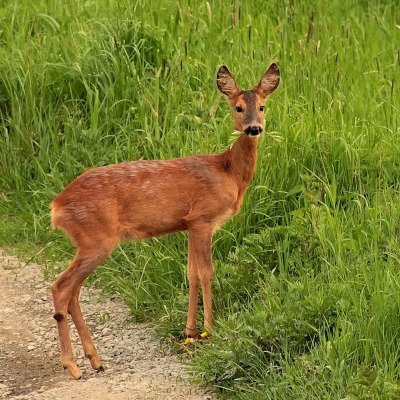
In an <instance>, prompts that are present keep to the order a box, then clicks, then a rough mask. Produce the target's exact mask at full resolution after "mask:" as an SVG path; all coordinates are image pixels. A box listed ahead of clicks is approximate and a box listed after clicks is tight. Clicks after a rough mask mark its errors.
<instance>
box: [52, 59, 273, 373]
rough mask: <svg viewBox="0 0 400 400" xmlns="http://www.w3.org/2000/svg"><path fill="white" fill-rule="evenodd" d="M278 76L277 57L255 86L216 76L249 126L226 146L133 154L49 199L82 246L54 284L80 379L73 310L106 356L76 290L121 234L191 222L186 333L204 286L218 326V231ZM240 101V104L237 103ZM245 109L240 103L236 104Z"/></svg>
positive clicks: (235, 197) (58, 315)
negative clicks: (164, 155) (176, 154)
mask: <svg viewBox="0 0 400 400" xmlns="http://www.w3.org/2000/svg"><path fill="white" fill-rule="evenodd" d="M278 84H279V69H278V67H277V66H276V65H275V64H272V65H271V67H270V68H269V70H268V71H267V72H266V73H265V74H264V75H263V77H262V78H261V80H260V82H259V83H258V84H257V85H256V86H254V88H253V89H252V90H246V91H241V90H240V89H239V88H238V86H237V84H236V82H235V80H234V78H233V76H232V75H231V74H230V72H229V70H228V69H227V68H226V67H221V68H220V70H219V72H218V76H217V85H218V88H219V89H220V91H221V92H222V93H223V94H225V95H226V96H227V97H228V101H229V103H230V105H231V107H232V109H233V111H234V126H235V129H236V130H238V131H241V132H246V133H247V134H246V133H243V134H242V135H241V136H240V137H239V139H238V140H237V141H236V142H235V143H234V144H233V146H232V147H231V148H230V149H228V150H226V151H225V152H223V153H221V154H209V155H198V156H191V157H183V158H176V159H172V160H167V161H156V160H155V161H130V162H123V163H120V164H115V165H109V166H105V167H100V168H94V169H91V170H89V171H86V172H84V173H83V174H82V175H80V176H79V177H78V178H76V179H75V180H74V181H73V182H71V183H70V184H69V185H68V186H67V187H66V188H65V189H64V190H63V191H62V192H61V193H60V194H59V195H58V196H57V197H56V198H55V199H54V200H53V202H52V203H51V208H52V211H51V218H52V225H53V227H54V228H61V229H63V230H64V231H65V232H66V233H67V234H68V235H69V236H70V237H71V239H72V240H73V243H74V245H75V246H76V247H77V254H76V256H75V258H74V260H73V261H72V262H71V264H70V266H69V267H68V268H67V270H66V271H64V272H63V273H62V274H61V275H60V277H59V278H58V279H57V280H56V281H55V282H54V283H53V285H52V294H53V302H54V309H55V314H54V318H55V319H56V321H57V326H58V331H59V341H60V348H61V359H62V363H63V365H64V366H65V367H66V368H67V369H68V371H69V372H70V374H71V375H72V376H73V377H74V378H76V379H78V378H80V377H81V372H80V371H79V369H78V367H77V366H76V364H75V361H74V359H73V354H72V346H71V341H70V338H69V331H68V323H67V313H68V312H69V313H70V314H71V317H72V319H73V321H74V323H75V325H76V328H77V330H78V333H79V336H80V338H81V341H82V345H83V348H84V352H85V355H86V357H87V358H89V359H90V362H91V364H92V366H93V368H95V369H97V370H101V369H102V367H101V361H100V358H99V356H98V354H97V351H96V349H95V346H94V343H93V340H92V338H91V336H90V333H89V331H88V329H87V327H86V324H85V322H84V320H83V316H82V313H81V310H80V306H79V301H78V296H79V291H80V288H81V285H82V283H83V281H84V280H85V279H86V278H87V277H88V276H89V275H90V274H91V273H92V272H93V271H94V269H95V268H96V267H97V266H98V265H99V264H100V263H101V262H102V261H103V260H104V259H105V258H107V257H108V256H109V255H110V254H111V252H112V251H113V249H114V248H115V246H116V245H117V244H118V243H119V242H120V241H121V240H123V239H133V240H140V239H146V238H151V237H155V236H159V235H165V234H168V233H172V232H177V231H183V230H187V231H188V234H189V246H188V264H189V267H188V278H189V310H188V318H187V324H186V334H187V335H188V336H191V337H197V326H196V315H197V297H198V292H199V287H200V286H201V287H202V291H203V304H204V316H205V318H204V326H205V329H206V330H207V331H211V330H212V329H213V324H214V322H213V317H212V296H211V280H212V273H213V266H212V258H211V243H212V236H213V233H214V232H215V231H216V230H217V229H218V228H219V227H220V226H221V225H222V224H223V223H224V222H225V221H227V220H228V219H230V218H231V217H232V216H233V215H235V214H236V213H238V211H239V209H240V206H241V205H242V202H243V196H244V194H245V191H246V189H247V186H248V184H249V182H250V181H251V179H252V177H253V174H254V171H255V167H256V158H257V143H258V135H259V133H261V131H262V129H263V123H264V112H263V110H262V108H260V107H262V106H263V105H264V103H265V101H266V98H267V96H268V95H269V94H270V93H272V92H273V91H274V90H275V89H276V87H277V86H278ZM238 107H240V108H238ZM238 110H239V111H238Z"/></svg>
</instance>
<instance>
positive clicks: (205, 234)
mask: <svg viewBox="0 0 400 400" xmlns="http://www.w3.org/2000/svg"><path fill="white" fill-rule="evenodd" d="M211 246H212V230H211V229H210V227H209V226H204V225H203V226H196V227H192V228H191V229H190V230H189V313H188V321H187V325H186V334H187V335H188V336H191V337H193V336H192V334H191V332H193V329H196V314H197V298H198V290H199V285H201V287H202V291H203V307H204V328H205V330H206V331H207V332H210V331H212V329H213V328H214V320H213V315H212V292H211V284H212V275H213V263H212V255H211ZM196 336H197V332H196Z"/></svg>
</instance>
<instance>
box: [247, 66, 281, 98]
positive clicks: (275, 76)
mask: <svg viewBox="0 0 400 400" xmlns="http://www.w3.org/2000/svg"><path fill="white" fill-rule="evenodd" d="M279 79H280V73H279V68H278V66H277V65H276V64H275V63H274V64H271V66H270V67H269V68H268V71H267V72H266V73H265V74H264V75H263V76H262V77H261V79H260V82H258V83H257V85H255V86H254V87H253V90H256V91H257V92H258V93H259V95H260V96H261V97H264V98H266V97H267V96H269V95H270V94H271V93H272V92H273V91H274V90H275V89H276V88H277V87H278V85H279Z"/></svg>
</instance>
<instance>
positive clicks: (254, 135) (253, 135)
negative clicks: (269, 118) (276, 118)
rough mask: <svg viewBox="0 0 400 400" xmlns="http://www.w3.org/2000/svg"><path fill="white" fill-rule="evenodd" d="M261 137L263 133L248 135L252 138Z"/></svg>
mask: <svg viewBox="0 0 400 400" xmlns="http://www.w3.org/2000/svg"><path fill="white" fill-rule="evenodd" d="M260 135H261V133H256V134H254V133H249V134H248V136H250V137H251V138H257V137H259V136H260Z"/></svg>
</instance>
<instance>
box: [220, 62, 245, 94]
mask: <svg viewBox="0 0 400 400" xmlns="http://www.w3.org/2000/svg"><path fill="white" fill-rule="evenodd" d="M217 86H218V89H219V90H220V91H221V93H223V94H224V95H225V96H228V97H233V96H236V95H238V94H239V92H240V89H239V87H238V85H237V84H236V81H235V78H234V77H233V76H232V74H231V73H230V72H229V69H228V68H227V67H225V65H223V66H222V67H221V68H220V69H219V70H218V74H217Z"/></svg>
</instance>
